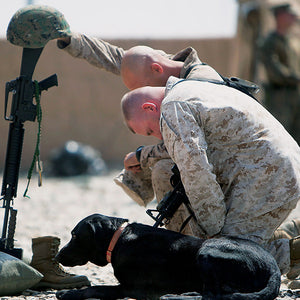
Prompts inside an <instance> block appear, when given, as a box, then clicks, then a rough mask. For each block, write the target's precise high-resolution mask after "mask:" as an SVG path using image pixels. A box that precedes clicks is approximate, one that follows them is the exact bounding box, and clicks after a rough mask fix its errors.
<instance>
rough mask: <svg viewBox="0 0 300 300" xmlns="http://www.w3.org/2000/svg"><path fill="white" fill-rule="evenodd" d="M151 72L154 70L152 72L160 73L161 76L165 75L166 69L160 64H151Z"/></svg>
mask: <svg viewBox="0 0 300 300" xmlns="http://www.w3.org/2000/svg"><path fill="white" fill-rule="evenodd" d="M151 70H152V72H154V73H159V74H161V73H163V71H164V68H163V67H162V66H161V65H160V64H158V63H152V64H151Z"/></svg>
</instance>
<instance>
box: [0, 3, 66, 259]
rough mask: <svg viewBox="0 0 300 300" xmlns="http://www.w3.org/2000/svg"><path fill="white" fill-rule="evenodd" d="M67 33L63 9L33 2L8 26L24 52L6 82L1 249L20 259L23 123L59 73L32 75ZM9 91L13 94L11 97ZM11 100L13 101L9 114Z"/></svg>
mask: <svg viewBox="0 0 300 300" xmlns="http://www.w3.org/2000/svg"><path fill="white" fill-rule="evenodd" d="M68 32H69V26H68V24H67V23H66V21H65V20H64V16H63V15H62V14H61V13H60V12H58V11H57V10H55V9H52V8H49V7H47V6H34V5H30V6H27V7H25V8H23V9H20V10H19V11H17V12H16V13H15V15H14V16H13V17H12V19H11V21H10V23H9V26H8V29H7V39H8V40H9V41H10V42H11V43H12V44H14V45H17V46H21V47H23V53H22V62H21V71H20V76H19V77H18V78H16V79H15V80H12V81H9V82H7V83H6V86H5V103H4V118H5V120H7V121H9V122H10V124H9V134H8V142H7V151H6V160H5V166H4V173H3V183H2V191H1V195H2V198H1V200H2V201H3V208H4V209H5V212H4V220H3V227H2V236H1V239H0V251H2V252H6V253H8V254H10V255H12V256H15V257H17V258H22V252H23V250H22V249H20V248H14V233H15V227H16V215H17V210H16V209H13V207H12V205H13V201H14V198H16V197H17V187H18V179H19V170H20V163H21V156H22V148H23V139H24V132H25V129H24V123H25V122H26V121H31V122H35V120H36V117H37V110H38V103H37V98H39V95H40V94H41V92H42V91H43V90H47V89H48V88H50V87H52V86H55V85H56V86H57V85H58V84H57V76H56V74H54V75H52V76H50V77H48V78H46V79H45V80H43V81H41V82H37V81H32V75H33V72H34V69H35V67H36V64H37V61H38V59H39V57H40V55H41V53H42V51H43V49H44V46H45V45H46V43H47V42H48V41H49V40H51V39H55V38H58V37H65V36H66V34H67V33H68ZM10 93H12V97H11V100H10V99H9V94H10ZM34 98H36V99H35V100H36V101H35V102H36V104H35V103H34ZM9 102H11V109H10V113H9V112H8V105H9Z"/></svg>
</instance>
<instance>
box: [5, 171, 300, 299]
mask: <svg viewBox="0 0 300 300" xmlns="http://www.w3.org/2000/svg"><path fill="white" fill-rule="evenodd" d="M117 173H118V171H117V170H111V171H109V172H108V174H106V175H105V176H97V177H73V178H68V179H59V178H44V179H43V186H42V187H38V186H37V178H36V177H35V176H34V177H33V178H32V181H31V184H30V188H29V192H28V195H29V196H30V199H26V198H23V197H22V195H23V192H24V191H25V186H26V183H27V181H26V178H25V177H20V180H19V185H18V197H17V198H16V199H15V201H14V208H16V209H18V216H17V228H16V233H15V239H16V242H15V247H17V248H19V247H21V248H22V249H23V251H24V259H25V260H26V259H27V260H30V259H31V255H32V253H31V239H32V238H33V237H40V236H47V235H54V236H58V237H60V239H61V245H64V244H66V243H67V242H68V240H69V239H70V232H71V230H72V228H73V227H74V226H75V225H76V224H77V223H78V222H79V221H80V220H81V219H82V218H84V217H86V216H88V215H90V214H93V213H101V214H105V215H109V216H119V217H125V218H129V219H130V222H133V221H137V222H141V223H145V224H150V225H152V224H153V221H152V220H151V218H150V217H149V216H148V215H147V214H146V213H145V208H143V207H140V206H138V205H137V204H136V203H135V202H133V201H132V200H131V199H130V198H129V197H128V196H127V195H126V194H125V193H124V192H123V191H122V189H121V188H120V187H118V186H117V185H116V184H115V183H114V182H113V177H114V176H115V175H117ZM152 206H153V207H154V206H155V203H153V204H152ZM1 213H3V209H1ZM293 217H300V208H297V209H296V210H295V211H294V212H293V213H292V214H291V215H290V217H289V218H293ZM0 220H1V224H0V227H1V226H2V220H3V217H2V216H1V218H0ZM65 269H66V270H69V271H70V272H72V273H75V274H81V275H86V276H88V278H89V279H90V281H91V282H92V285H99V284H117V281H116V279H115V278H114V276H113V272H112V268H111V266H110V265H107V266H106V267H104V268H100V267H96V266H95V265H93V264H91V263H88V264H87V265H85V266H80V267H75V268H65ZM297 297H298V299H299V298H300V291H299V290H297V291H294V292H291V291H290V290H288V289H287V287H286V285H285V284H284V283H283V284H282V289H281V295H280V297H279V298H278V299H297ZM0 299H1V300H5V299H30V300H35V299H56V297H55V291H46V292H42V293H37V292H35V291H32V290H27V291H25V292H24V293H23V294H22V295H19V296H17V297H0Z"/></svg>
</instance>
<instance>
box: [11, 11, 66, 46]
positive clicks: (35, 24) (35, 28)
mask: <svg viewBox="0 0 300 300" xmlns="http://www.w3.org/2000/svg"><path fill="white" fill-rule="evenodd" d="M70 33H71V32H70V27H69V24H68V23H67V21H66V19H65V17H64V15H63V14H62V13H61V12H59V11H58V10H56V9H54V8H52V7H49V6H42V5H29V6H26V7H24V8H21V9H19V10H18V11H17V12H16V13H15V14H14V15H13V17H12V18H11V20H10V22H9V24H8V28H7V32H6V37H7V40H8V41H10V42H11V43H12V44H14V45H17V46H21V47H24V48H42V47H44V46H45V45H46V43H47V42H48V41H50V40H53V39H57V38H59V37H67V36H69V35H70Z"/></svg>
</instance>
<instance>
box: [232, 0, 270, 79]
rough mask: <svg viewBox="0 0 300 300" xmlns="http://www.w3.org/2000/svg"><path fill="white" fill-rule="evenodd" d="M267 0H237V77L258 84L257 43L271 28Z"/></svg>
mask: <svg viewBox="0 0 300 300" xmlns="http://www.w3.org/2000/svg"><path fill="white" fill-rule="evenodd" d="M266 1H267V0H238V3H239V12H238V24H237V35H236V42H237V47H236V51H237V56H236V57H237V59H236V60H235V61H234V63H235V64H236V66H235V68H234V69H235V70H237V74H236V75H237V76H239V77H240V78H243V79H247V80H250V81H253V82H258V80H259V77H260V74H259V73H260V72H259V69H258V65H259V64H258V62H259V61H258V41H259V39H260V38H261V37H262V36H263V35H264V34H265V33H266V32H267V31H268V30H269V29H270V28H271V26H272V21H273V20H272V18H270V13H268V10H267V9H266V7H267V4H266Z"/></svg>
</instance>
